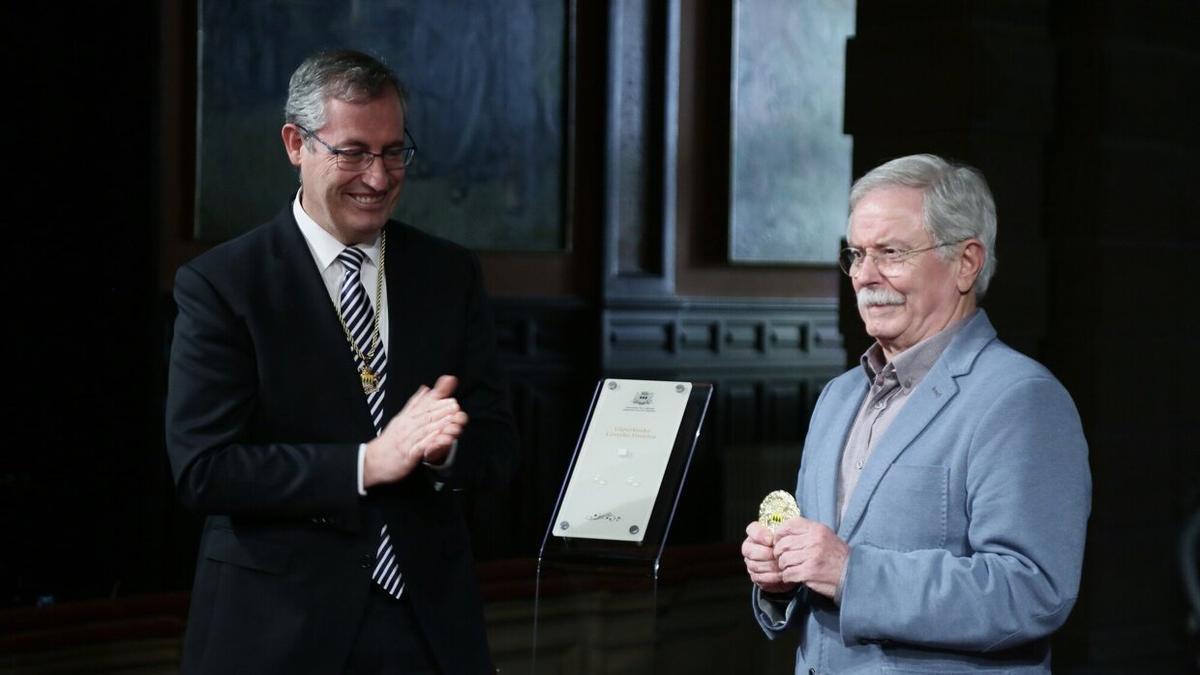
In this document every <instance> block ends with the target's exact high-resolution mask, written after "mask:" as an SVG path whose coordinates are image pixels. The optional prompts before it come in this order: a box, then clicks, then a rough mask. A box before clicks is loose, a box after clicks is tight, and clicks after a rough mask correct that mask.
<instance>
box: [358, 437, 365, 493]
mask: <svg viewBox="0 0 1200 675" xmlns="http://www.w3.org/2000/svg"><path fill="white" fill-rule="evenodd" d="M366 461H367V444H366V443H359V444H358V494H359V496H361V497H366V496H367V489H366V488H365V487H363V465H364V464H365V463H366Z"/></svg>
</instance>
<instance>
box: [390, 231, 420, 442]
mask: <svg viewBox="0 0 1200 675" xmlns="http://www.w3.org/2000/svg"><path fill="white" fill-rule="evenodd" d="M387 238H388V242H387V253H386V259H385V260H384V265H385V270H384V281H385V283H386V284H387V296H388V299H387V312H388V315H387V320H388V344H387V367H388V385H387V394H386V397H385V398H384V406H383V407H384V419H388V420H390V419H391V418H392V417H393V416H395V415H396V414H397V413H399V412H400V409H401V408H403V407H404V404H405V402H407V401H408V397H409V396H412V395H413V392H415V391H416V387H417V385H416V384H415V383H414V382H413V380H414V377H415V375H414V374H413V370H412V361H411V359H407V358H404V355H405V354H413V353H416V346H415V345H414V344H413V334H412V332H411V331H409V330H407V328H408V324H409V323H410V322H411V321H412V320H413V317H415V316H418V313H417V311H416V309H415V308H414V307H413V306H412V303H413V294H412V293H410V292H408V291H409V290H411V287H412V285H411V284H410V283H408V281H407V279H409V277H410V275H411V274H412V271H413V266H414V265H416V264H419V263H418V261H416V260H412V259H410V256H411V254H412V250H411V247H410V246H406V245H405V244H406V242H405V240H404V239H405V237H404V229H403V228H402V227H400V226H399V225H398V224H397V223H396V222H395V221H388V224H387Z"/></svg>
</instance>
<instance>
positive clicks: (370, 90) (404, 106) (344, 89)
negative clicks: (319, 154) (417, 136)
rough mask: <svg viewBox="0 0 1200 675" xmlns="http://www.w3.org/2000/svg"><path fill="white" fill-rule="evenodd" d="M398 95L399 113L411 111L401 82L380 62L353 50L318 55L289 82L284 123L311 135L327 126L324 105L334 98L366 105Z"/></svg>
mask: <svg viewBox="0 0 1200 675" xmlns="http://www.w3.org/2000/svg"><path fill="white" fill-rule="evenodd" d="M388 91H395V92H396V95H397V96H399V97H400V109H401V110H402V111H405V112H407V111H408V97H407V95H406V94H405V92H404V85H402V84H401V83H400V79H399V78H397V77H396V74H395V73H394V72H392V69H391V68H388V67H387V66H386V65H384V63H383V62H382V61H380V60H379V59H377V58H375V57H373V56H369V55H367V54H364V53H362V52H356V51H353V50H350V49H338V50H333V51H325V52H318V53H316V54H313V55H312V56H310V57H308V58H307V59H304V62H303V63H301V64H300V66H299V67H297V68H296V72H294V73H292V79H291V81H289V82H288V97H287V104H286V105H284V108H283V115H284V120H285V121H287V122H288V123H289V124H298V125H300V126H302V127H304V128H305V129H308V130H309V131H316V130H318V129H320V128H321V127H323V126H325V102H326V101H327V100H328V99H331V98H335V99H337V100H339V101H346V102H348V103H366V102H367V101H373V100H375V99H377V98H379V97H380V96H383V95H384V94H386V93H387V92H388Z"/></svg>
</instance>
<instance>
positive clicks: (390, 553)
mask: <svg viewBox="0 0 1200 675" xmlns="http://www.w3.org/2000/svg"><path fill="white" fill-rule="evenodd" d="M366 257H367V254H366V253H364V252H363V251H362V250H361V249H358V248H355V247H353V246H351V247H350V248H347V249H345V250H344V251H342V252H341V253H340V254H339V255H338V257H337V259H338V262H340V263H342V267H343V268H344V269H345V273H344V274H343V276H342V286H341V290H340V291H339V292H338V305H339V308H340V309H341V312H342V321H344V322H345V324H346V330H347V331H349V332H350V335H351V337H352V338H353V339H354V342H355V344H357V345H358V349H359V350H360V351H361V352H362V354H363V355H367V356H368V357H369V358H371V363H370V366H369V367H370V369H371V372H373V373H375V377H376V378H378V380H377V381H378V383H379V386H378V388H377V389H376V390H375V391H374V392H372V393H370V394H367V407H368V408H369V409H370V410H371V421H372V422H374V423H375V433H376V434H381V433H383V421H384V420H383V395H384V392H385V391H386V390H387V354H386V353H385V351H384V348H383V344H380V345H379V346H378V347H377V348H376V349H375V354H374V357H370V354H371V335H372V333H373V332H374V331H373V329H374V327H375V312H374V311H373V310H372V309H371V303H370V301H369V299H368V298H367V293H366V291H365V290H364V289H363V285H362V279H361V276H360V274H359V273H360V271H361V269H362V264H363V260H365V259H366ZM381 339H382V337H381ZM351 351H354V350H353V349H351ZM354 365H355V366H356V367H357V368H362V367H363V360H362V357H360V356H359V354H358V352H354ZM400 577H401V574H400V565H399V563H398V562H397V561H396V552H395V551H394V550H393V549H392V538H391V535H390V534H388V527H387V524H386V523H385V524H384V525H383V528H382V529H380V531H379V546H378V548H376V549H375V571H374V572H372V573H371V578H372V579H374V580H375V582H376V583H377V584H379V585H380V586H381V587H383V590H384V591H386V592H387V594H388V595H391V596H393V597H396V598H398V597H400V594H401V593H403V592H404V584H403V583H402V582H401V579H400Z"/></svg>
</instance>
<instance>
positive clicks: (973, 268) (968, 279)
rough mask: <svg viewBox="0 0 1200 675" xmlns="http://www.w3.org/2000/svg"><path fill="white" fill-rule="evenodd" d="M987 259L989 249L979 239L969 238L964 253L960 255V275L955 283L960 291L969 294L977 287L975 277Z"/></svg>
mask: <svg viewBox="0 0 1200 675" xmlns="http://www.w3.org/2000/svg"><path fill="white" fill-rule="evenodd" d="M986 259H987V249H985V248H984V247H983V243H982V242H980V241H979V240H978V239H968V240H967V241H966V242H965V245H964V246H963V251H962V255H960V256H959V257H958V275H957V276H956V278H955V283H956V284H957V286H958V292H959V293H962V294H964V295H965V294H967V293H968V292H970V290H971V289H972V288H974V287H975V279H977V278H978V277H979V272H980V270H982V269H983V261H984V260H986Z"/></svg>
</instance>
